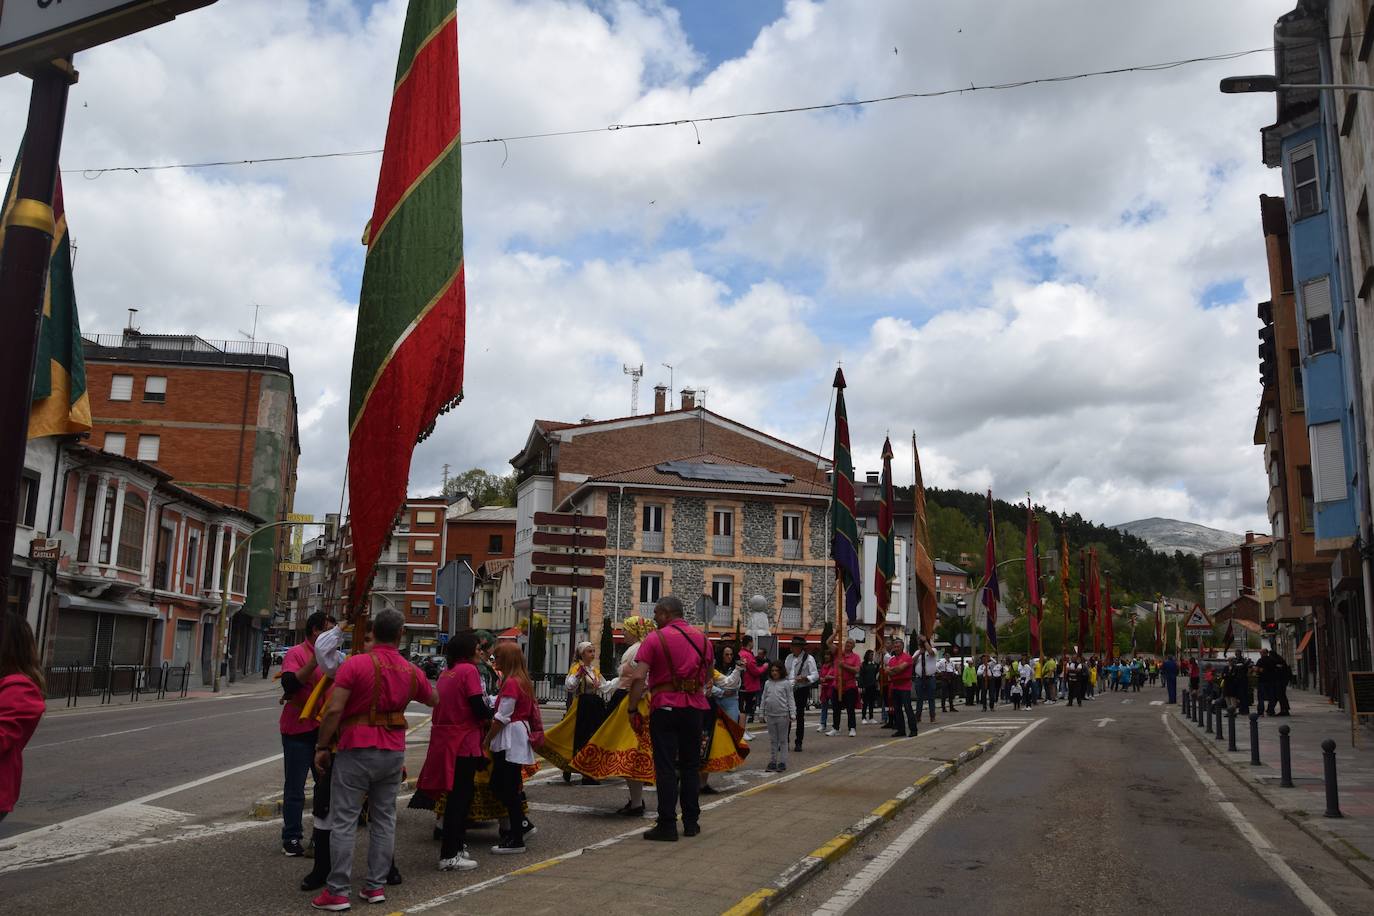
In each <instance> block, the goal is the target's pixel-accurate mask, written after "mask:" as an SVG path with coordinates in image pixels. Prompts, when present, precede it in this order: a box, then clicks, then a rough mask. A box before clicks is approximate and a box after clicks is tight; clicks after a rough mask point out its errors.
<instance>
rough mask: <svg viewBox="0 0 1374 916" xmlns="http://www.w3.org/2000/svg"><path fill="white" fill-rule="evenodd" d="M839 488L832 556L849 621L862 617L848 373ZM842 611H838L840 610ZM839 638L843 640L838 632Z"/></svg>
mask: <svg viewBox="0 0 1374 916" xmlns="http://www.w3.org/2000/svg"><path fill="white" fill-rule="evenodd" d="M834 385H835V486H834V492H833V494H832V499H831V501H830V556H831V559H833V560H834V562H835V580H836V582H837V583H839V585H840V586H841V587H842V588H843V589H844V605H843V606H844V614H845V618H846V619H848V620H849V622H850V623H853V622H854V621H855V619H856V618H857V617H858V611H859V601H860V599H861V594H860V591H859V579H860V577H861V575H862V573H860V571H859V526H858V524H857V523H856V522H855V521H854V459H853V457H852V455H851V453H850V451H849V414H848V411H846V410H845V406H844V387H845V386H844V373H843V372H842V371H840V370H839V369H836V370H835V382H834ZM837 610H838V608H837ZM835 632H836V635H837V636H839V637H841V638H842V637H843V635H844V634H843V633H841V632H840V631H839V630H838V629H837V630H836V631H835Z"/></svg>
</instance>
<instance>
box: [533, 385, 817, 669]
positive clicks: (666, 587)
mask: <svg viewBox="0 0 1374 916" xmlns="http://www.w3.org/2000/svg"><path fill="white" fill-rule="evenodd" d="M666 401H667V390H666V389H665V388H663V387H661V386H660V387H659V388H656V389H655V407H654V413H652V414H647V415H642V416H635V417H624V418H620V419H615V420H603V421H587V422H583V423H562V422H555V421H547V420H538V421H535V423H534V424H533V426H532V428H531V430H530V433H529V436H528V437H527V439H526V442H525V446H524V448H523V449H522V450H521V452H520V454H518V455H516V456H515V457H514V458H513V459H511V464H512V465H513V466H514V467H515V469H516V471H517V473H518V475H519V481H520V483H519V489H518V491H517V492H518V501H517V506H516V510H517V521H516V543H515V563H514V579H513V582H512V585H513V588H514V602H513V603H514V607H515V609H516V612H517V614H518V615H521V616H522V617H523V616H524V615H526V614H528V613H529V611H530V607H531V603H532V597H533V595H532V591H531V587H530V585H529V578H530V574H531V572H532V571H533V568H534V566H533V562H532V560H533V558H532V553H533V533H534V513H536V512H541V511H573V510H581V511H582V512H583V513H584V514H587V515H597V516H606V517H607V519H608V526H609V529H610V530H609V532H608V534H609V538H608V544H607V547H606V550H605V554H606V571H605V576H606V587H605V589H604V590H601V589H598V590H589V589H583V590H581V593H580V594H579V596H578V602H577V605H578V616H577V626H576V633H575V635H576V638H578V639H586V638H593V639H595V638H599V636H600V633H601V626H602V620H603V616H607V615H608V616H609V617H610V618H611V620H612V622H615V621H618V620H621V619H623V618H624V617H625V616H627V615H630V614H638V613H647V612H649V611H650V610H651V609H652V606H653V604H654V602H655V601H657V600H658V598H659V597H661V596H663V595H668V594H676V595H677V596H678V597H679V598H682V599H683V601H684V603H685V604H686V605H687V607H688V613H689V616H690V617H692V618H693V619H695V620H696V621H697V622H698V623H701V624H703V625H705V626H707V627H708V628H709V629H711V630H712V631H714V632H717V633H723V632H726V631H733V629H734V627H735V623H736V621H739V622H740V623H741V624H742V626H743V627H744V628H745V629H746V630H748V629H750V628H751V627H753V626H754V624H755V623H756V622H755V621H752V620H751V619H749V618H748V617H745V616H742V613H743V610H744V609H745V606H746V605H745V603H746V602H747V601H748V600H749V599H750V598H751V597H752V596H754V595H762V596H763V598H764V601H765V604H766V608H767V610H766V612H765V614H766V623H767V626H766V627H761V628H759V630H760V632H771V633H772V634H774V635H780V636H784V637H785V636H786V635H789V634H792V633H810V632H812V631H819V630H820V628H821V627H822V626H823V624H824V621H825V620H826V619H828V616H829V614H832V613H833V611H834V602H833V591H834V588H833V576H832V574H831V572H830V563H829V560H828V549H827V540H828V536H829V527H828V526H829V520H828V514H827V512H828V505H829V496H830V487H829V484H828V483H827V472H828V470H829V467H830V462H829V461H828V460H827V459H825V458H824V457H822V456H820V455H816V454H814V453H812V452H809V451H807V450H805V449H802V448H799V447H798V446H795V445H791V444H790V443H787V442H784V441H782V440H780V439H777V438H775V437H773V436H769V435H767V434H766V433H762V432H759V431H758V430H755V429H752V428H750V427H748V426H745V425H744V424H742V423H738V422H736V421H734V420H731V419H729V418H727V417H723V416H721V415H719V414H716V413H713V412H712V411H709V410H706V409H705V408H704V407H698V406H696V403H695V395H694V393H693V392H691V391H684V392H682V405H681V408H680V409H678V410H672V411H670V410H668V409H667V404H666ZM549 591H552V592H553V593H554V594H555V595H567V594H568V593H569V590H567V589H552V590H549ZM593 634H594V635H593ZM568 640H569V634H568V631H567V630H566V629H565V630H563V631H562V632H559V631H558V628H557V627H554V628H553V632H552V634H551V636H550V639H549V645H550V653H551V658H553V659H556V660H558V661H559V662H560V663H561V660H562V659H563V658H566V656H567V652H568Z"/></svg>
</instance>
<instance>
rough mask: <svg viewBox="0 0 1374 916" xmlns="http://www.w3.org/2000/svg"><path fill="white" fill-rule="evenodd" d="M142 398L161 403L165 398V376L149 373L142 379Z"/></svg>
mask: <svg viewBox="0 0 1374 916" xmlns="http://www.w3.org/2000/svg"><path fill="white" fill-rule="evenodd" d="M143 400H145V401H154V402H157V403H161V402H163V401H166V400H167V377H166V376H165V375H150V376H148V377H147V378H146V379H144V380H143Z"/></svg>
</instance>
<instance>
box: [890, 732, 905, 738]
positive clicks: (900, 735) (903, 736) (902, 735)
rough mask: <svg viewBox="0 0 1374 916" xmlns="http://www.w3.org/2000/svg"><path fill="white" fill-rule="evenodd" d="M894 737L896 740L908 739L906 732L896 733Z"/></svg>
mask: <svg viewBox="0 0 1374 916" xmlns="http://www.w3.org/2000/svg"><path fill="white" fill-rule="evenodd" d="M892 737H894V738H905V737H906V732H896V733H894V734H893V735H892Z"/></svg>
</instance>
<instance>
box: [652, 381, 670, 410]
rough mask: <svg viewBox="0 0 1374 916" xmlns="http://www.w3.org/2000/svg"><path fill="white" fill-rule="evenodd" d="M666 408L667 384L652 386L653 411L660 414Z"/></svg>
mask: <svg viewBox="0 0 1374 916" xmlns="http://www.w3.org/2000/svg"><path fill="white" fill-rule="evenodd" d="M667 409H668V386H667V385H655V386H654V413H655V414H661V413H664V412H665V411H667Z"/></svg>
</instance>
